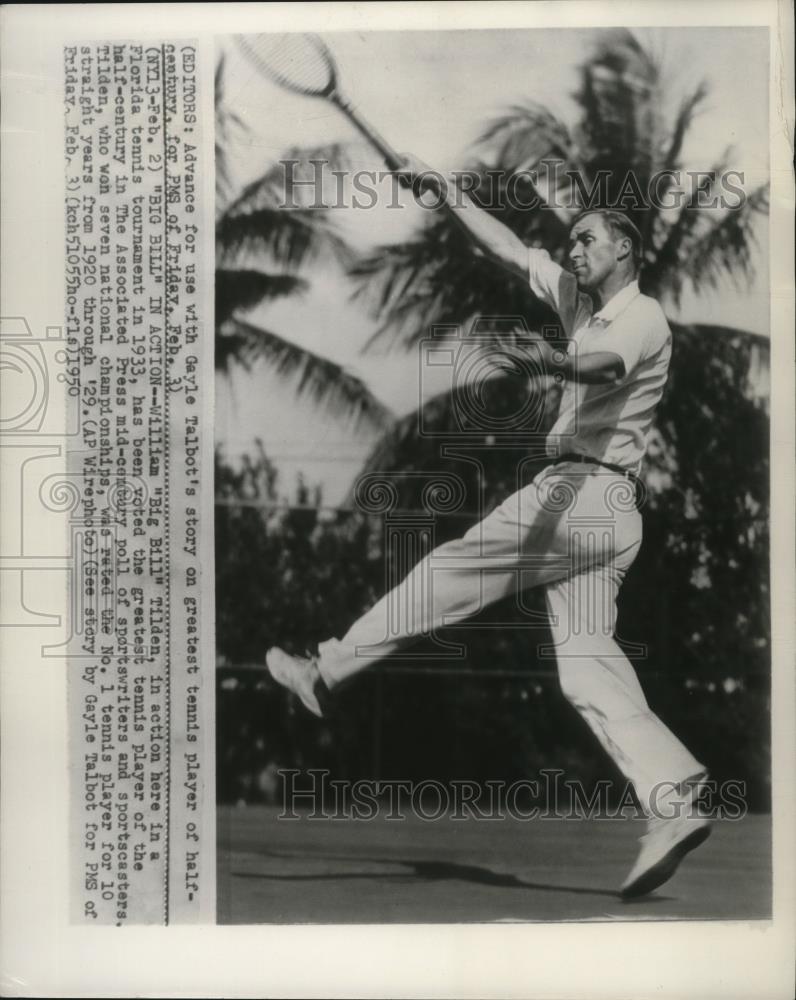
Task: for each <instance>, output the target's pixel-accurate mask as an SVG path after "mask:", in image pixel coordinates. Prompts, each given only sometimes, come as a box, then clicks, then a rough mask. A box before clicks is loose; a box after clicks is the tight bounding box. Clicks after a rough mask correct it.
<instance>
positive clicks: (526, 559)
mask: <svg viewBox="0 0 796 1000" xmlns="http://www.w3.org/2000/svg"><path fill="white" fill-rule="evenodd" d="M404 173H405V175H407V176H409V177H410V178H412V179H414V180H418V179H420V180H421V181H422V180H423V178H429V177H431V178H434V177H439V175H438V174H435V172H432V171H430V170H429V168H428V167H426V166H425V164H423V163H421V162H420V161H419V160H417V159H415V158H407V161H406V168H405V171H404ZM423 183H425V181H424V182H423ZM426 186H428V185H426ZM437 193H438V195H439V196H440V199H439V200H440V202H441V203H442V210H443V211H447V212H449V213H451V214H452V215H453V217H455V219H456V220H457V222H458V223H459V224H460V225H461V226H462V227H463V228H464V230H465V231H466V232H467V233H468V234H469V236H470V238H471V240H472V245H473V247H474V250H476V251H477V252H478V253H479V254H480V255H485V256H487V257H489V258H490V259H491V260H493V261H495V262H497V263H498V264H500V265H502V266H503V267H504V268H506V269H507V270H508V271H510V272H511V273H512V274H513V275H515V276H516V278H517V280H519V281H526V282H529V284H530V287H531V290H532V292H533V293H534V295H536V296H538V298H540V299H541V300H542V301H544V302H546V303H547V304H548V305H550V306H552V308H553V309H554V310H555V311H556V313H557V314H558V316H559V317H560V319H561V323H562V325H563V328H564V331H565V333H566V335H567V338H568V351H567V352H566V353H565V352H564V351H561V350H558V351H557V350H555V349H554V348H553V347H552V345H550V344H548V343H547V342H546V341H543V340H540V342H539V344H538V348H539V350H540V351H541V352H542V354H543V361H544V364H545V365H546V368H547V370H548V371H549V372H550V373H551V374H556V375H559V376H562V377H563V379H564V389H563V393H562V397H561V404H560V410H559V414H558V418H557V420H556V422H555V424H554V426H553V428H552V430H551V432H550V434H549V436H548V438H547V453H548V455H549V457H550V464H549V465H548V466H547V467H546V468H545V469H544V470H543V471H542V472H541V473H539V475H537V476H536V478H535V479H534V480H533V482H532V483H531V484H530V485H528V486H526V487H524V488H522V489H520V490H519V491H518V492H516V493H514V494H513V495H512V496H510V497H508V499H506V500H505V501H504V502H503V503H502V504H501V505H500V506H499V507H497V508H496V509H495V510H494V511H493V512H492V513H490V514H489V515H488V516H487V517H486V518H484V519H483V520H482V521H481V522H480V523H478V524H476V525H475V526H474V527H472V528H471V529H470V530H469V531H467V532H466V534H465V535H464V536H463V537H461V538H459V539H456V540H454V541H451V542H447V543H445V544H443V545H441V546H439V547H438V548H436V549H434V551H433V552H431V553H430V554H429V555H428V556H427V557H426V558H425V559H423V560H422V561H421V562H420V563H419V564H418V565H417V566H416V567H415V568H414V569H413V570H412V571H411V572H410V573H409V575H408V576H407V577H406V578H405V579H404V580H403V581H402V582H401V583H400V584H399V585H398V586H397V587H396V588H395V589H394V590H392V591H391V592H390V593H388V594H386V595H385V596H384V597H383V598H382V599H381V600H380V601H379V602H378V603H377V604H376V605H375V606H374V607H373V608H371V609H370V610H369V611H368V612H366V613H365V614H364V615H363V616H362V617H361V618H360V619H359V620H358V621H356V622H354V624H353V625H352V626H351V628H350V629H349V631H348V632H347V633H346V635H344V636H343V637H342V638H341V639H339V640H338V639H330V640H329V641H327V642H323V643H321V644H320V647H319V650H318V655H317V656H315V657H308V658H302V657H295V656H290V655H288V654H287V653H285V652H284V651H282V650H280V649H278V648H274V649H271V650H269V652H268V654H267V657H266V662H267V665H268V668H269V670H270V672H271V674H272V675H273V677H274V678H275V679H276V680H277V681H278V682H279V683H281V684H283V685H284V686H285V687H287V688H289V689H290V690H291V691H293V692H294V693H295V694H296V695H298V697H299V698H300V699H301V701H302V702H303V703H304V705H305V706H306V707H307V708H308V709H309V710H310V711H312V712H314V713H315V714H316V715H322V714H323V711H324V706H325V705H326V704H327V701H328V699H329V697H330V696H331V695H332V694H333V693H334V691H335V689H336V688H337V687H338V685H340V684H342V683H343V682H344V681H348V680H349V679H350V678H352V677H354V675H356V674H357V673H358V672H359V671H361V670H364V669H365V668H367V667H368V666H371V665H372V664H373V663H374V662H375V661H378V660H379V659H382V658H383V657H386V656H389V655H390V654H393V653H396V652H398V651H400V650H403V649H405V648H406V647H407V646H409V645H410V644H411V643H412V642H414V641H415V640H417V639H418V638H420V637H421V636H425V635H429V634H430V633H432V632H433V630H434V629H436V628H439V627H440V626H442V625H443V624H444V625H450V624H454V623H456V622H457V621H461V620H462V619H465V618H467V617H468V616H470V615H472V614H474V613H475V612H477V611H478V610H480V609H481V608H482V607H483V606H484V605H485V604H488V603H490V602H494V601H497V600H500V599H501V598H504V597H506V596H507V595H509V594H512V593H516V592H517V590H518V589H519V588H529V587H535V586H541V587H543V588H544V592H545V596H546V603H547V608H548V611H549V614H550V623H551V629H552V634H553V640H554V643H555V646H556V661H557V666H558V673H559V678H560V683H561V688H562V691H563V693H564V695H565V697H566V698H567V699H568V700H569V701H570V702H571V704H572V705H574V707H575V708H576V709H577V711H578V712H580V714H581V715H582V716H583V718H584V719H585V721H586V722H587V724H588V725H589V727H590V728H591V730H592V731H593V733H594V735H595V736H596V738H597V740H598V741H599V742H600V744H601V745H602V747H603V748H604V749H605V751H606V752H607V753H608V754H609V756H610V757H611V758H612V759H613V761H614V762H615V764H616V765H617V767H618V768H619V770H620V771H621V772H622V774H624V775H625V777H626V778H627V779H628V780H629V781H630V782H631V783H632V785H633V788H634V790H635V794H636V795H637V797H638V800H639V803H640V804H641V807H642V809H643V810H644V812H645V814H646V816H647V832H646V834H645V835H644V836H643V837H642V838H641V847H640V851H639V854H638V857H637V859H636V862H635V864H634V865H633V867H632V870H631V871H630V873H629V875H628V876H627V878H626V880H625V882H624V884H623V885H622V887H621V894H622V895H623V896H624V897H633V896H640V895H644V894H646V893H648V892H651V891H653V890H654V889H655V888H657V887H658V886H660V885H662V884H663V883H664V882H665V881H667V879H669V878H670V877H671V876H672V875H673V874H674V872H675V870H676V869H677V867H678V865H679V864H680V862H681V861H682V859H683V858H684V857H685V855H686V854H687V853H688V852H689V851H691V850H692V849H693V848H695V847H697V846H698V845H699V844H701V843H702V842H703V841H704V840H705V839H706V838H707V836H708V834H709V833H710V824H709V820H708V819H707V818H706V817H705V816H704V815H701V814H700V812H699V810H698V808H696V799H697V797H698V795H699V792H700V789H701V786H702V784H703V782H704V781H705V779H706V778H707V773H706V770H705V767H704V766H703V765H702V764H701V763H700V762H699V761H698V760H696V759H695V758H694V757H693V756H692V755H691V753H690V752H689V751H688V750H687V749H686V747H685V746H683V744H682V743H681V742H680V741H679V740H678V739H677V738H676V737H675V736H674V734H673V733H672V732H671V731H670V730H669V729H668V728H667V727H666V726H665V725H664V723H663V722H662V721H661V720H660V719H659V718H658V717H657V716H656V715H655V714H654V713H653V712H652V711H651V710H650V708H649V706H648V704H647V701H646V699H645V697H644V694H643V691H642V689H641V685H640V684H639V681H638V678H637V677H636V674H635V671H634V670H633V668H632V666H631V664H630V662H629V661H628V660H627V658H626V657H625V655H624V654H623V652H622V650H621V649H620V647H619V645H618V644H617V643H616V641H615V639H614V628H615V623H616V597H617V594H618V591H619V588H620V586H621V584H622V581H623V579H624V577H625V574H626V573H627V570H628V568H629V567H630V565H631V563H632V562H633V560H634V558H635V556H636V554H637V552H638V550H639V546H640V544H641V516H640V514H639V511H638V509H637V507H636V504H635V502H634V501H633V500H631V501H630V502H628V499H627V498H628V495H629V494H630V493H633V495H635V485H636V481H635V477H636V475H637V473H638V470H639V467H640V464H641V460H642V458H643V456H644V451H645V445H646V437H647V433H648V431H649V429H650V425H651V422H652V418H653V414H654V412H655V408H656V406H657V404H658V402H659V401H660V399H661V395H662V393H663V388H664V385H665V382H666V378H667V371H668V367H669V360H670V357H671V332H670V330H669V326H668V324H667V322H666V318H665V316H664V314H663V311H662V309H661V307H660V305H659V304H658V302H657V301H656V300H655V299H652V298H650V297H648V296H646V295H643V294H641V292H640V291H639V286H638V280H637V279H638V273H639V268H640V265H641V261H642V254H643V247H642V238H641V234H640V233H639V231H638V229H637V228H636V227H635V226H634V225H633V223H632V222H631V221H630V220H629V219H628V218H627V217H626V216H625V215H623V214H622V213H620V212H616V211H608V210H593V211H591V210H590V211H587V212H585V213H583V214H582V215H580V216H579V217H578V218H576V219H575V221H574V223H573V224H572V227H571V231H570V235H569V249H568V265H569V266H568V269H566V270H565V269H564V268H562V267H560V266H559V265H558V264H557V263H555V262H554V261H553V260H552V259H551V258H550V256H549V254H548V253H547V252H546V251H545V250H542V249H534V248H531V249H529V248H528V247H526V246H525V245H524V244H523V243H522V242H521V240H520V239H519V238H518V237H517V236H516V235H515V234H514V233H513V232H511V230H510V229H508V228H507V227H506V226H504V225H503V224H502V223H501V222H499V221H498V220H497V219H495V218H494V217H493V216H492V215H490V214H489V213H487V212H486V211H484V210H482V209H480V208H479V207H478V206H477V205H476V204H475V203H474V202H473V201H472V200H471V199H470V198H469V197H468V196H467V195H466V194H465V193H464V192H463V191H461V190H458V191H457V190H456V189H455V188H454V187H452V186H451V187H450V188H448V189H443V188H442V187H441V185H439V184H437ZM623 498H624V499H623ZM584 526H585V527H584ZM395 609H402V610H401V612H400V615H397V614H396V610H395Z"/></svg>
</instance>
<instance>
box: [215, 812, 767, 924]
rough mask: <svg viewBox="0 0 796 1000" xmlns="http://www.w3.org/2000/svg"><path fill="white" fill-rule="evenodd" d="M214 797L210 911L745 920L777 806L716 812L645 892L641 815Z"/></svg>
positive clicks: (406, 917)
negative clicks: (457, 813) (371, 812)
mask: <svg viewBox="0 0 796 1000" xmlns="http://www.w3.org/2000/svg"><path fill="white" fill-rule="evenodd" d="M278 817H279V810H278V809H277V808H269V807H251V806H250V807H245V808H244V807H237V808H235V807H229V808H227V807H219V814H218V832H219V843H218V851H219V856H218V922H219V923H235V924H245V923H250V924H258V923H280V924H281V923H320V924H327V923H469V922H492V921H563V920H603V921H612V920H671V919H687V920H750V919H768V918H770V915H771V818H770V817H769V816H763V815H751V816H747V817H745V818H744V819H742V820H739V821H734V822H730V821H724V822H718V823H716V824H714V828H713V835H712V836H711V837H710V839H709V840H708V841H707V843H706V844H704V845H703V846H702V847H700V848H699V849H698V850H696V851H695V852H694V853H693V854H691V855H689V857H688V858H687V859H686V860H685V862H684V863H683V865H682V866H681V868H680V869H679V871H678V872H677V874H676V875H675V877H674V878H673V879H672V880H671V881H670V882H668V883H667V884H666V885H664V886H662V887H661V888H660V889H659V890H658V891H657V892H656V893H654V894H653V895H651V896H648V897H646V898H644V899H642V900H638V901H634V902H628V903H625V902H623V901H622V900H621V899H620V898H619V896H618V895H617V889H618V887H619V885H620V884H621V882H622V880H623V879H624V877H625V875H626V874H627V872H628V870H629V869H630V866H631V864H632V862H633V860H634V858H635V855H636V849H637V848H636V838H637V837H638V836H639V835H640V834H641V833H642V832H643V823H641V822H640V821H637V820H562V819H545V820H541V819H536V820H533V821H530V822H523V821H521V820H516V819H508V818H507V819H501V820H490V821H486V820H475V819H466V820H458V821H457V820H451V819H448V818H443V819H440V820H436V821H433V822H424V821H423V820H421V819H419V818H416V817H414V816H411V817H407V818H406V819H404V820H400V821H399V820H389V819H387V818H386V817H379V818H377V819H375V820H371V821H368V822H363V821H356V820H352V819H338V820H333V819H315V820H310V819H308V818H306V817H302V818H300V819H298V820H288V819H279V818H278Z"/></svg>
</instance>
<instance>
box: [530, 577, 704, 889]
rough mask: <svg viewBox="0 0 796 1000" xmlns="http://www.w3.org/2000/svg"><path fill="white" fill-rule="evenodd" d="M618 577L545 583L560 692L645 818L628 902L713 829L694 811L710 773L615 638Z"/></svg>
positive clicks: (671, 868) (667, 873) (630, 877)
mask: <svg viewBox="0 0 796 1000" xmlns="http://www.w3.org/2000/svg"><path fill="white" fill-rule="evenodd" d="M625 565H629V563H627V564H625ZM623 575H624V569H620V568H618V567H617V565H616V564H607V565H603V566H596V567H591V568H589V569H588V570H587V571H586V572H584V573H581V574H578V575H577V576H574V577H571V578H569V579H567V580H561V581H559V582H557V583H553V584H551V585H548V587H547V588H546V597H547V606H548V609H549V611H550V614H551V619H552V622H551V624H552V630H553V636H554V639H555V641H556V645H557V650H556V656H557V660H558V670H559V677H560V680H561V688H562V690H563V692H564V694H565V696H566V697H567V699H568V700H569V701H570V702H571V703H572V704H573V705H574V706H575V708H576V709H577V710H578V711H579V712H580V714H581V715H582V716H583V718H584V719H585V720H586V722H587V723H588V725H589V726H590V728H591V730H592V731H593V732H594V734H595V735H596V737H597V739H598V740H599V741H600V743H601V744H602V746H603V747H604V748H605V750H606V751H607V752H608V754H609V755H610V756H611V758H612V759H613V760H614V762H615V763H616V765H617V767H618V768H619V770H620V771H621V772H622V773H623V774H624V775H625V776H626V777H627V778H628V779H629V780H630V781H631V782H632V784H633V787H634V789H635V792H636V795H637V796H638V799H639V802H640V803H641V806H642V808H643V809H644V811H645V813H646V814H647V817H648V818H647V832H646V833H645V834H644V836H643V837H642V838H641V847H640V850H639V853H638V857H637V858H636V861H635V864H634V865H633V867H632V868H631V870H630V873H629V874H628V876H627V878H626V879H625V881H624V883H623V884H622V888H621V894H622V896H623V897H625V898H632V897H636V896H643V895H646V894H647V893H649V892H652V891H653V890H654V889H657V888H658V886H660V885H663V883H664V882H666V881H668V879H670V878H671V877H672V875H674V873H675V872H676V870H677V868H678V867H679V865H680V862H681V861H682V860H683V858H684V857H685V856H686V855H687V854H688V853H689V852H690V851H692V850H693V849H694V848H695V847H698V846H699V845H700V844H701V843H702V842H703V841H704V840H705V839H706V838H707V837H708V835H709V833H710V824H709V821H708V819H707V818H705V817H703V816H701V815H700V814H699V811H698V809H697V808H695V799H696V798H698V795H699V791H700V783H701V781H702V780H704V778H705V777H706V776H707V774H706V771H705V768H704V766H703V765H702V764H700V763H699V761H697V760H696V758H695V757H693V756H692V755H691V754H690V753H689V751H688V750H687V749H686V748H685V747H684V746H683V744H682V743H681V742H680V741H679V740H678V739H677V737H676V736H675V735H674V734H673V733H672V732H670V730H669V729H667V727H666V726H665V725H664V724H663V723H662V722H661V720H660V719H659V718H658V717H657V716H656V715H655V714H654V713H653V712H652V711H651V710H650V708H649V705H648V704H647V700H646V698H645V697H644V693H643V691H642V690H641V685H640V684H639V682H638V678H637V677H636V674H635V671H634V670H633V668H632V666H631V665H630V663H629V662H628V660H627V658H626V657H625V656H624V655H623V653H622V651H621V649H620V648H619V646H618V645H617V643H616V641H615V640H614V638H613V629H614V624H615V619H616V612H615V607H616V605H615V601H616V595H617V592H618V590H619V585H620V583H621V579H622V576H623Z"/></svg>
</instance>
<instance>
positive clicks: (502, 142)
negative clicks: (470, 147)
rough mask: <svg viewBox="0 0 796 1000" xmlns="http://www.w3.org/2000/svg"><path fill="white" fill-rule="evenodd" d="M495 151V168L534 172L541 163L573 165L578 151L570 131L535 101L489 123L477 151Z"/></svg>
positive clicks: (517, 105)
mask: <svg viewBox="0 0 796 1000" xmlns="http://www.w3.org/2000/svg"><path fill="white" fill-rule="evenodd" d="M484 147H487V148H488V149H489V150H490V151H493V159H494V165H495V166H498V165H499V166H500V167H501V168H502V169H504V170H506V171H509V172H516V171H520V170H533V169H534V168H535V167H537V166H538V164H539V163H540V162H541V161H542V160H559V161H561V162H563V163H565V164H568V165H571V164H573V161H574V160H575V150H574V148H573V144H572V139H571V137H570V134H569V129H568V128H567V127H566V125H565V124H564V123H563V122H562V121H561V120H560V119H559V118H557V117H556V116H555V115H554V114H552V113H551V112H550V111H548V110H547V109H546V108H543V107H542V106H541V105H539V104H536V103H535V102H533V101H529V102H528V103H527V104H514V105H512V106H511V107H509V108H508V109H507V110H506V111H505V112H503V113H502V114H500V115H497V116H495V117H494V118H493V119H492V120H491V121H489V122H487V124H486V126H485V128H484V130H483V131H482V132H481V134H480V135H479V136H478V138H477V139H476V141H475V148H476V150H478V149H483V148H484Z"/></svg>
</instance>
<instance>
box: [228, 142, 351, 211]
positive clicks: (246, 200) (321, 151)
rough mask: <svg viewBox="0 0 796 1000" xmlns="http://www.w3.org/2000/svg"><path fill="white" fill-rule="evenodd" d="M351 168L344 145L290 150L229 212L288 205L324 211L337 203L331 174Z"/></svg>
mask: <svg viewBox="0 0 796 1000" xmlns="http://www.w3.org/2000/svg"><path fill="white" fill-rule="evenodd" d="M350 165H351V158H350V155H349V150H348V147H347V146H345V145H343V144H341V143H330V144H329V145H327V146H314V147H307V146H301V147H297V146H294V147H291V148H289V149H287V150H285V152H283V153H282V155H281V156H280V158H279V160H277V162H276V163H272V164H271V165H270V166H269V167H268V169H267V170H266V171H265V172H264V173H263V174H261V175H260V176H259V177H258V178H256V179H255V180H253V181H251V183H249V184H247V185H246V187H244V188H243V190H242V191H241V193H240V194H239V195H238V197H237V198H236V199H235V201H234V202H232V204H231V205H230V206H229V212H230V213H233V214H235V213H240V212H244V213H245V212H253V211H257V210H258V209H260V208H269V207H274V206H276V205H285V204H286V203H287V204H288V205H289V206H290V207H296V208H301V207H304V208H306V207H310V206H315V209H314V210H315V211H322V209H323V207H324V206H325V205H329V204H334V203H335V202H334V198H333V196H334V195H335V194H336V181H335V178H334V177H333V174H332V171H335V170H347V169H348V168H349V167H350ZM318 196H320V197H318Z"/></svg>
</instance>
